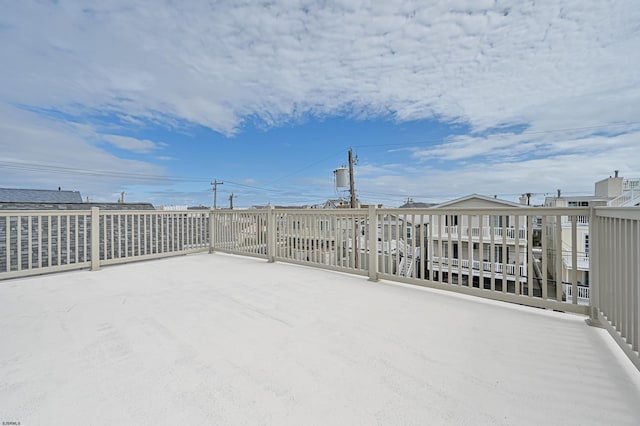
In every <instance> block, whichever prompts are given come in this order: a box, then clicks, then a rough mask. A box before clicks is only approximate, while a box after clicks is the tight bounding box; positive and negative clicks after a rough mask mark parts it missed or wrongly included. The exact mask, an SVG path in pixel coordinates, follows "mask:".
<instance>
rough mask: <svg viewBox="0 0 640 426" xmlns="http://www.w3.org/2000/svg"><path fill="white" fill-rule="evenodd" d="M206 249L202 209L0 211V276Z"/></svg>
mask: <svg viewBox="0 0 640 426" xmlns="http://www.w3.org/2000/svg"><path fill="white" fill-rule="evenodd" d="M208 249H209V212H208V211H205V212H192V211H182V212H173V211H171V212H167V211H155V210H141V211H122V210H117V211H116V210H102V211H101V210H99V209H97V208H93V209H91V210H90V211H89V210H82V211H29V210H15V211H0V279H3V278H11V277H18V276H27V275H36V274H42V273H47V272H57V271H64V270H71V269H82V268H92V269H98V268H99V267H100V266H101V265H109V264H115V263H125V262H130V261H132V260H143V259H151V258H156V257H164V256H171V255H177V254H184V253H189V252H194V251H203V250H208ZM94 254H97V256H96V255H94Z"/></svg>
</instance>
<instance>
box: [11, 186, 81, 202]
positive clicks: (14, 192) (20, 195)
mask: <svg viewBox="0 0 640 426" xmlns="http://www.w3.org/2000/svg"><path fill="white" fill-rule="evenodd" d="M0 202H3V203H5V202H9V203H82V195H80V192H78V191H62V190H57V191H52V190H46V189H18V188H0Z"/></svg>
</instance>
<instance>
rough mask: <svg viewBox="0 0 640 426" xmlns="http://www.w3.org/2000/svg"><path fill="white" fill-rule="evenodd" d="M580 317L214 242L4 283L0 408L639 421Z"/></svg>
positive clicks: (78, 417)
mask: <svg viewBox="0 0 640 426" xmlns="http://www.w3.org/2000/svg"><path fill="white" fill-rule="evenodd" d="M639 419H640V373H638V371H637V370H636V369H635V368H633V366H632V365H631V363H630V362H629V361H628V360H627V359H626V358H625V357H624V355H623V354H622V353H621V351H620V350H619V348H617V346H615V344H614V343H613V340H612V339H611V338H610V337H609V336H608V334H607V333H606V331H604V330H602V329H597V328H592V327H589V326H587V325H586V324H585V322H584V318H583V317H581V316H576V315H570V314H562V313H558V312H550V311H544V310H540V309H533V308H526V307H521V306H517V305H511V304H505V303H499V302H492V301H487V300H483V299H479V298H472V297H467V296H461V295H455V294H450V293H445V292H440V291H436V290H430V289H424V288H419V287H413V286H403V285H398V284H392V283H388V282H379V283H372V282H369V281H367V280H366V278H363V277H358V276H349V275H346V274H340V273H335V272H331V271H323V270H317V269H311V268H305V267H299V266H295V265H287V264H281V263H276V264H269V263H266V262H265V261H263V260H257V259H250V258H243V257H236V256H230V255H223V254H213V255H208V254H201V255H192V256H183V257H178V258H171V259H164V260H154V261H148V262H139V263H132V264H127V265H120V266H113V267H108V268H104V269H102V270H101V271H98V272H89V271H77V272H68V273H61V274H55V275H47V276H41V277H32V278H26V279H18V280H11V281H4V282H0V421H4V422H10V421H15V422H20V423H21V425H39V424H42V425H45V424H46V425H49V424H64V425H75V424H78V425H81V424H82V425H86V424H93V425H102V424H105V425H106V424H110V425H111V424H137V425H141V424H149V425H161V424H174V425H175V424H251V425H253V424H277V425H281V424H295V425H298V424H341V425H342V424H349V425H355V424H389V425H395V424H398V425H399V424H403V425H404V424H416V425H425V424H460V425H463V424H468V425H478V424H487V425H488V424H491V425H495V424H498V425H499V424H505V425H507V424H508V425H511V424H517V425H525V424H531V425H534V424H535V425H539V424H545V425H567V424H580V425H587V424H594V425H596V424H597V425H623V424H628V425H632V424H633V425H635V424H638V422H639Z"/></svg>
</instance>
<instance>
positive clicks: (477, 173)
mask: <svg viewBox="0 0 640 426" xmlns="http://www.w3.org/2000/svg"><path fill="white" fill-rule="evenodd" d="M637 6H638V5H637V2H636V1H633V0H629V1H625V0H617V1H605V0H599V1H583V0H567V1H564V0H552V1H546V0H536V1H482V0H468V1H442V2H425V1H357V0H345V1H339V0H334V1H331V0H328V1H297V0H286V1H278V0H276V1H240V0H237V1H225V0H216V1H213V0H211V1H200V0H190V1H169V0H167V1H162V0H122V1H121V0H109V1H91V0H58V1H46V0H39V1H31V0H21V1H11V0H9V1H6V2H3V6H2V13H1V14H0V64H2V65H0V186H2V187H22V188H25V187H26V188H50V189H57V188H58V187H59V186H60V187H62V188H65V189H74V190H79V191H80V192H81V193H82V195H83V196H84V197H89V198H90V199H91V200H95V201H98V200H101V201H115V200H116V199H117V198H118V196H119V193H120V192H121V191H125V192H126V196H125V199H126V200H127V201H149V202H153V203H154V204H190V205H198V204H204V205H211V204H212V202H213V200H212V198H213V197H212V191H211V185H210V182H211V181H213V180H214V179H217V180H218V181H223V182H224V185H222V186H219V192H218V204H219V205H222V206H225V205H228V198H229V195H230V194H231V193H234V196H235V200H234V204H235V206H240V207H248V206H251V205H255V204H266V203H267V202H271V203H273V204H312V203H319V202H322V201H323V200H326V199H327V198H335V197H336V195H343V192H342V191H339V192H336V190H335V188H334V180H333V173H332V171H333V169H335V168H337V167H339V166H341V165H343V164H345V163H346V162H347V152H348V149H349V147H353V150H354V152H355V153H356V154H357V156H358V164H357V165H356V167H355V168H356V174H355V178H356V189H357V191H358V195H359V197H360V198H361V199H362V200H363V201H365V202H378V203H384V204H385V205H389V206H397V205H400V204H402V203H403V202H404V201H405V200H406V199H407V198H408V197H412V198H414V199H415V200H416V201H445V200H448V199H452V198H456V197H460V196H464V195H467V194H470V193H474V192H475V193H480V194H485V195H498V196H499V197H501V198H504V199H508V200H516V199H517V197H518V195H519V194H521V193H523V192H530V193H534V194H536V195H535V196H534V200H541V199H542V198H543V197H544V195H545V194H551V193H555V191H556V189H558V188H561V189H562V190H563V192H564V193H565V194H589V193H592V192H593V184H594V182H595V181H597V180H600V179H602V178H605V177H608V176H609V175H612V174H613V171H614V170H616V169H617V170H620V174H621V175H622V176H624V177H640V108H639V107H640V71H639V70H640V54H639V53H638V52H640V8H639V7H637Z"/></svg>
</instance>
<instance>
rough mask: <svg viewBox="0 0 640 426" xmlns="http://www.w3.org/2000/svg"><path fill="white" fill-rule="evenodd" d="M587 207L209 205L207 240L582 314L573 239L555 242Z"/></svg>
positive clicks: (215, 245) (573, 229)
mask: <svg viewBox="0 0 640 426" xmlns="http://www.w3.org/2000/svg"><path fill="white" fill-rule="evenodd" d="M567 213H571V215H567ZM588 215H589V210H588V209H586V208H571V209H566V208H565V209H541V208H517V209H516V210H514V209H513V208H496V209H474V210H469V209H415V210H410V209H380V208H373V207H371V208H370V209H368V210H365V209H332V210H331V209H322V210H320V209H318V210H316V209H267V210H256V211H248V210H245V211H239V212H234V211H215V212H214V213H213V216H212V217H213V219H212V223H213V225H212V229H213V231H212V232H213V240H212V243H211V246H212V249H213V250H217V251H221V252H227V253H236V254H244V255H250V256H257V257H262V258H266V259H269V260H270V261H285V262H291V263H299V264H305V265H310V266H315V267H320V268H325V269H332V270H340V271H344V272H349V273H355V274H360V275H367V276H369V277H370V278H371V279H372V280H377V279H379V278H384V279H388V280H393V281H400V282H404V283H411V284H419V285H424V286H430V287H436V288H444V289H448V290H453V291H458V292H462V293H467V294H474V295H480V296H482V297H487V298H491V299H497V300H504V301H509V302H515V303H521V304H525V305H531V306H537V307H544V308H553V309H560V310H565V311H572V312H578V313H583V314H588V313H589V307H588V306H585V305H584V303H583V302H584V301H583V300H581V298H580V297H579V295H580V294H582V293H580V291H579V290H578V271H577V269H576V268H577V266H576V267H574V266H572V265H577V262H573V263H571V262H570V261H571V260H572V259H574V260H575V259H577V258H578V257H579V255H578V254H579V253H580V252H579V251H578V250H577V244H573V248H571V249H569V250H568V251H567V250H564V251H563V250H562V249H561V248H562V247H563V239H569V241H570V242H571V240H572V236H573V239H576V238H577V237H576V234H577V230H578V229H579V228H580V227H581V225H582V224H583V223H584V221H583V220H582V218H584V217H585V216H588ZM534 225H535V226H534ZM561 284H564V285H561ZM579 302H580V303H579Z"/></svg>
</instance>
